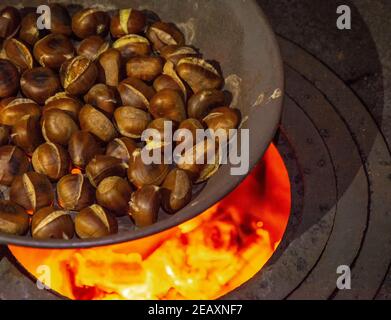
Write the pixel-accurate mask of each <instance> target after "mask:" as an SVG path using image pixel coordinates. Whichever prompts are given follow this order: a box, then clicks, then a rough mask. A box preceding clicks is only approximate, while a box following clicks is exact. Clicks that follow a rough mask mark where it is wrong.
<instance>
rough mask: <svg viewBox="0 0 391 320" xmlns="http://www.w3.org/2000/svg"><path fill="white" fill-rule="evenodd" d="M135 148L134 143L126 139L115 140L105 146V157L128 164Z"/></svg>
mask: <svg viewBox="0 0 391 320" xmlns="http://www.w3.org/2000/svg"><path fill="white" fill-rule="evenodd" d="M136 148H137V145H136V142H134V141H133V140H132V139H130V138H127V137H121V138H116V139H114V140H113V141H111V142H110V143H109V144H108V145H107V148H106V155H107V156H111V157H114V158H118V159H121V160H122V161H123V162H125V163H128V162H129V160H130V157H131V156H132V154H133V151H134V150H136Z"/></svg>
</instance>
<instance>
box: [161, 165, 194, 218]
mask: <svg viewBox="0 0 391 320" xmlns="http://www.w3.org/2000/svg"><path fill="white" fill-rule="evenodd" d="M160 192H161V197H162V207H163V209H164V211H166V212H167V213H171V214H172V213H176V212H178V211H179V210H181V209H182V208H184V207H185V206H187V205H188V203H189V202H190V200H191V195H192V184H191V180H190V179H189V176H188V175H187V173H186V172H185V171H183V170H180V169H173V170H172V171H170V173H169V174H168V175H167V177H166V179H165V180H164V182H163V185H162V187H161V190H160Z"/></svg>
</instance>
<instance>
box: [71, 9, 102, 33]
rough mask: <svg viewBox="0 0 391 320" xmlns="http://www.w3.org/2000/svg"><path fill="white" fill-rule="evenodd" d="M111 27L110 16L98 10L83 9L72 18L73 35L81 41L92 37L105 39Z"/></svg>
mask: <svg viewBox="0 0 391 320" xmlns="http://www.w3.org/2000/svg"><path fill="white" fill-rule="evenodd" d="M109 27H110V17H109V15H108V14H107V13H106V12H104V11H101V10H99V9H97V8H86V9H82V10H80V11H78V12H77V13H76V14H75V15H74V16H73V17H72V30H73V33H74V34H75V35H76V36H77V37H79V38H81V39H85V38H87V37H90V36H101V37H105V36H106V35H107V32H108V31H109Z"/></svg>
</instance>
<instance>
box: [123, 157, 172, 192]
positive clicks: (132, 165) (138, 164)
mask: <svg viewBox="0 0 391 320" xmlns="http://www.w3.org/2000/svg"><path fill="white" fill-rule="evenodd" d="M168 171H169V167H168V165H166V164H164V163H161V164H154V163H152V164H145V163H144V161H143V159H142V153H141V150H140V149H136V150H135V151H134V152H133V154H132V157H131V158H130V161H129V168H128V179H129V181H130V182H131V183H132V184H133V185H135V186H136V187H137V188H141V187H143V186H145V185H156V186H159V185H161V184H162V182H163V181H164V179H165V178H166V176H167V174H168Z"/></svg>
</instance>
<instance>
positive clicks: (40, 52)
mask: <svg viewBox="0 0 391 320" xmlns="http://www.w3.org/2000/svg"><path fill="white" fill-rule="evenodd" d="M33 53H34V57H35V59H36V60H37V61H38V63H39V64H40V65H41V66H42V67H47V68H51V69H56V70H58V69H60V67H61V65H62V64H63V63H64V62H65V61H67V60H69V59H71V58H73V57H74V55H75V49H74V47H73V44H72V42H71V40H70V39H69V38H68V37H66V36H64V35H63V34H54V33H52V34H49V35H47V36H46V37H44V38H42V39H41V40H38V41H37V42H36V43H35V45H34V51H33Z"/></svg>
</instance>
